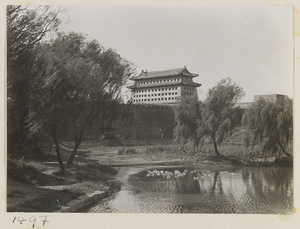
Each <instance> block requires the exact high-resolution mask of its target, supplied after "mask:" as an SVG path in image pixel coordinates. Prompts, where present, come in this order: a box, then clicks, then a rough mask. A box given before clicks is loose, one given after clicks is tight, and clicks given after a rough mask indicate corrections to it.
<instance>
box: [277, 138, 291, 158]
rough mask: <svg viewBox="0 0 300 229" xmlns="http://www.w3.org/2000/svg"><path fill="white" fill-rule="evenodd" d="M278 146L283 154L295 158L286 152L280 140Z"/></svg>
mask: <svg viewBox="0 0 300 229" xmlns="http://www.w3.org/2000/svg"><path fill="white" fill-rule="evenodd" d="M278 144H279V146H280V148H281V150H282V152H283V153H284V154H285V155H286V156H288V157H293V156H292V155H291V154H289V153H288V152H286V151H285V149H284V147H283V145H282V143H281V142H280V141H279V140H278Z"/></svg>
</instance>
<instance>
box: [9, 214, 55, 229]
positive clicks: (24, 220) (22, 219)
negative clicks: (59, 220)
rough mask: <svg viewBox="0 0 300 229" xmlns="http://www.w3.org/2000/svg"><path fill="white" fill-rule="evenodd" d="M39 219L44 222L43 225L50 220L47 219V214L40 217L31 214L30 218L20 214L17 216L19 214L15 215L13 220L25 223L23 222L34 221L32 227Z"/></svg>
mask: <svg viewBox="0 0 300 229" xmlns="http://www.w3.org/2000/svg"><path fill="white" fill-rule="evenodd" d="M39 220H40V221H41V222H42V225H43V226H45V224H46V223H47V222H49V221H48V220H47V216H39V217H38V218H37V217H35V216H31V217H29V218H28V217H20V216H18V217H17V216H15V217H14V219H13V221H12V222H13V223H20V224H23V222H26V221H28V222H30V223H32V227H34V226H35V225H36V223H37V222H38V221H39Z"/></svg>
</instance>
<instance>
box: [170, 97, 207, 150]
mask: <svg viewBox="0 0 300 229" xmlns="http://www.w3.org/2000/svg"><path fill="white" fill-rule="evenodd" d="M202 106H203V104H202V102H201V101H198V98H197V96H194V97H188V98H184V99H183V100H182V102H181V103H180V104H179V105H178V106H176V107H175V123H176V126H175V128H174V130H173V133H174V138H175V141H176V142H177V143H180V144H183V145H184V144H186V143H187V142H188V141H191V142H193V143H194V144H195V145H198V144H199V142H198V137H197V128H198V125H199V123H200V121H201V108H202Z"/></svg>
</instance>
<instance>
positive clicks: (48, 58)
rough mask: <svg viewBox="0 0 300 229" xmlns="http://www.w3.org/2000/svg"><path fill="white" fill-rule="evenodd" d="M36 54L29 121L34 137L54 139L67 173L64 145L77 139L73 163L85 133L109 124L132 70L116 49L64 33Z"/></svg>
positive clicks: (39, 47) (70, 160)
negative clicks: (63, 143) (63, 151)
mask: <svg viewBox="0 0 300 229" xmlns="http://www.w3.org/2000/svg"><path fill="white" fill-rule="evenodd" d="M35 51H36V52H35V55H36V60H35V73H34V79H33V81H32V96H31V103H30V108H31V109H30V116H29V118H28V120H29V121H28V122H29V124H30V130H31V133H32V134H33V135H41V134H44V135H45V133H47V135H48V136H49V137H50V138H51V139H52V140H53V143H54V144H55V146H56V153H57V159H58V162H59V164H60V166H61V170H62V173H65V167H64V163H63V161H62V158H61V152H60V142H61V141H62V139H66V138H72V139H74V142H75V144H74V149H73V152H72V153H71V155H70V159H69V164H70V163H72V161H73V159H74V157H75V155H76V152H77V149H78V147H79V145H80V144H81V142H82V138H83V135H84V133H85V132H86V131H87V130H89V129H90V128H92V127H93V128H94V127H95V126H96V125H98V124H99V123H102V122H104V121H106V120H107V116H108V115H107V113H108V111H109V112H110V111H111V110H112V109H108V107H109V104H112V102H113V101H118V99H119V97H120V89H121V87H122V86H123V85H124V83H125V82H126V80H127V79H128V77H129V76H130V75H131V73H132V65H131V63H129V62H128V61H126V60H124V59H123V58H121V57H120V55H119V54H117V53H116V52H115V51H114V50H112V49H104V48H103V47H102V46H101V45H100V44H99V43H98V42H97V41H88V40H87V39H86V38H85V37H84V36H83V35H81V34H78V33H69V34H64V33H61V34H58V37H57V38H56V39H54V40H51V41H50V42H47V43H41V44H40V45H39V46H37V47H36V50H35ZM110 113H111V112H110ZM103 119H106V120H104V121H103Z"/></svg>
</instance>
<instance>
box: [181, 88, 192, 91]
mask: <svg viewBox="0 0 300 229" xmlns="http://www.w3.org/2000/svg"><path fill="white" fill-rule="evenodd" d="M183 90H184V91H193V90H194V88H192V87H183Z"/></svg>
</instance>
